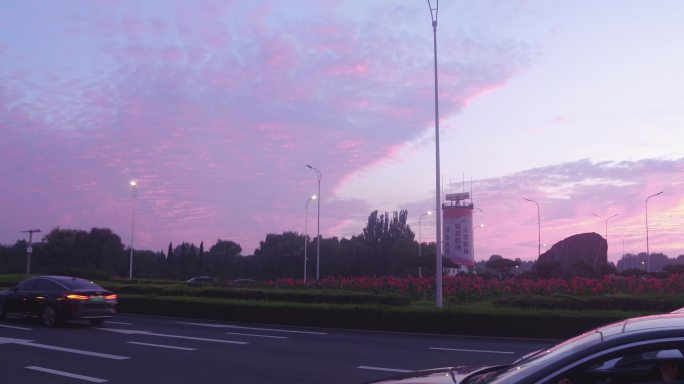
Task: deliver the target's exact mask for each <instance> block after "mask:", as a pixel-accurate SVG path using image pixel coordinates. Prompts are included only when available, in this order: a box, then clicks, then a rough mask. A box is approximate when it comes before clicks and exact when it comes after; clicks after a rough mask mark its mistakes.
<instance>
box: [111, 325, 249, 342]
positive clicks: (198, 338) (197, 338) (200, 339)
mask: <svg viewBox="0 0 684 384" xmlns="http://www.w3.org/2000/svg"><path fill="white" fill-rule="evenodd" d="M97 329H99V330H102V331H109V332H116V333H123V334H125V335H145V336H158V337H168V338H172V339H184V340H195V341H210V342H213V343H225V344H249V343H248V342H246V341H234V340H223V339H207V338H203V337H191V336H180V335H170V334H166V333H155V332H148V331H136V330H134V329H114V328H97Z"/></svg>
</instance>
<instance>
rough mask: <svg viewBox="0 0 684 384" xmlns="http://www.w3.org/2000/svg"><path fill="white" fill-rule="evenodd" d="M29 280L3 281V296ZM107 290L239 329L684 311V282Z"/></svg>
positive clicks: (529, 321)
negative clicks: (440, 300)
mask: <svg viewBox="0 0 684 384" xmlns="http://www.w3.org/2000/svg"><path fill="white" fill-rule="evenodd" d="M25 277H26V276H25V275H22V274H6V275H0V288H3V287H9V286H12V285H15V284H16V283H18V282H19V281H21V280H22V279H24V278H25ZM96 282H97V283H98V284H100V285H102V286H104V287H105V288H107V289H111V290H113V291H114V292H117V293H118V294H119V297H120V299H119V310H120V311H121V312H124V313H138V314H151V315H167V316H181V317H188V318H197V319H206V320H222V321H237V322H259V323H270V324H286V325H300V326H319V327H334V328H353V329H368V330H385V331H410V332H424V333H448V334H461V335H487V336H509V337H543V338H564V337H568V336H572V335H574V334H577V333H579V332H582V331H585V330H587V329H590V328H592V327H596V326H599V325H601V324H605V323H607V322H611V321H615V320H619V319H624V318H628V317H633V316H639V315H648V314H655V313H663V312H669V311H672V310H675V309H678V308H681V307H684V295H682V294H681V292H683V291H684V275H682V274H671V275H668V276H665V275H663V276H651V277H638V276H605V277H603V278H601V279H585V278H574V279H569V280H563V279H534V280H533V279H527V278H510V279H505V280H497V279H484V278H481V277H477V276H467V275H461V276H456V277H445V278H444V298H445V304H446V305H445V307H444V308H443V309H438V308H435V306H434V302H433V298H434V281H433V279H432V278H429V277H423V278H414V277H405V278H396V277H381V278H371V277H357V278H324V279H321V280H319V281H307V282H304V281H303V280H293V279H280V280H273V281H266V282H261V283H259V282H254V283H253V284H252V285H251V286H248V287H243V286H231V282H230V281H219V282H218V283H217V284H215V285H205V286H192V285H188V284H186V283H184V282H182V281H175V280H156V279H141V280H127V279H121V278H113V279H99V280H97V281H96Z"/></svg>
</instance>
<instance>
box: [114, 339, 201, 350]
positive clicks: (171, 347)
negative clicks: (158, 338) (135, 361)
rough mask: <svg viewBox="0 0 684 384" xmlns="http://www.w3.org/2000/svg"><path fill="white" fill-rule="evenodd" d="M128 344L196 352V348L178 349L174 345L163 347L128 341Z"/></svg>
mask: <svg viewBox="0 0 684 384" xmlns="http://www.w3.org/2000/svg"><path fill="white" fill-rule="evenodd" d="M126 344H135V345H145V346H148V347H157V348H167V349H178V350H181V351H195V350H196V349H195V348H186V347H176V346H174V345H162V344H151V343H140V342H137V341H127V342H126Z"/></svg>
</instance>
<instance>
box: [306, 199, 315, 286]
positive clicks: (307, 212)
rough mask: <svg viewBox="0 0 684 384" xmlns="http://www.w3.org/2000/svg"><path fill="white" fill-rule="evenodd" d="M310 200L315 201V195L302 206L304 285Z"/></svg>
mask: <svg viewBox="0 0 684 384" xmlns="http://www.w3.org/2000/svg"><path fill="white" fill-rule="evenodd" d="M311 200H316V195H311V197H309V198H308V199H306V204H304V215H305V216H304V282H305V283H306V262H307V260H308V259H307V257H306V249H307V248H309V232H308V224H309V203H310V202H311Z"/></svg>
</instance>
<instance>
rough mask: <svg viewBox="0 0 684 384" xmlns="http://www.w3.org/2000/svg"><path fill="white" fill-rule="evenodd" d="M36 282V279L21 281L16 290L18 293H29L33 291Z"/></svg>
mask: <svg viewBox="0 0 684 384" xmlns="http://www.w3.org/2000/svg"><path fill="white" fill-rule="evenodd" d="M37 282H38V279H27V280H24V281H22V282H21V283H19V285H17V289H18V290H19V291H30V290H33V287H34V286H35V285H36V283H37Z"/></svg>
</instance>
